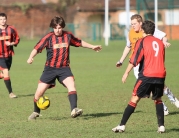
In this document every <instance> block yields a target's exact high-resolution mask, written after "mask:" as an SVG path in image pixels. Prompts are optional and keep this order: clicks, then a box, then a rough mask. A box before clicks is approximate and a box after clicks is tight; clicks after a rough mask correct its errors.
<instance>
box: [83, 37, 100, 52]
mask: <svg viewBox="0 0 179 138" xmlns="http://www.w3.org/2000/svg"><path fill="white" fill-rule="evenodd" d="M81 46H82V47H84V48H89V49H93V50H94V51H97V52H99V51H100V50H101V49H102V47H101V45H92V44H89V43H87V42H85V41H83V40H82V41H81Z"/></svg>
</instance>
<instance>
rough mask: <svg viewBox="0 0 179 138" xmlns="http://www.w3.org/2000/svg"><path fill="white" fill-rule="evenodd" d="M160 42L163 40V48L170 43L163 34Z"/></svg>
mask: <svg viewBox="0 0 179 138" xmlns="http://www.w3.org/2000/svg"><path fill="white" fill-rule="evenodd" d="M162 42H163V44H164V46H165V48H168V47H169V46H170V45H171V44H170V43H169V42H168V39H167V37H166V36H164V37H163V38H162Z"/></svg>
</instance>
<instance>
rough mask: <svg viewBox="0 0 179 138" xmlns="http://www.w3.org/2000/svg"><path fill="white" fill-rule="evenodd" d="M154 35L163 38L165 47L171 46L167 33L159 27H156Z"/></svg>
mask: <svg viewBox="0 0 179 138" xmlns="http://www.w3.org/2000/svg"><path fill="white" fill-rule="evenodd" d="M153 36H155V37H156V38H158V39H160V40H162V42H163V44H164V46H165V48H167V47H169V46H170V45H171V44H170V43H169V42H168V39H167V35H166V33H164V32H162V31H160V30H158V29H155V32H154V34H153Z"/></svg>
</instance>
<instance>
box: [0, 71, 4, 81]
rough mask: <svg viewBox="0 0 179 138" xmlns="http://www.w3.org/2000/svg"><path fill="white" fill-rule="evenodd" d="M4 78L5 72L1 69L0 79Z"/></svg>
mask: <svg viewBox="0 0 179 138" xmlns="http://www.w3.org/2000/svg"><path fill="white" fill-rule="evenodd" d="M3 78H4V74H3V71H2V70H0V79H3Z"/></svg>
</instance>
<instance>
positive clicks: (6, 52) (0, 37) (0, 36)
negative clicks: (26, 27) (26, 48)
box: [0, 25, 20, 58]
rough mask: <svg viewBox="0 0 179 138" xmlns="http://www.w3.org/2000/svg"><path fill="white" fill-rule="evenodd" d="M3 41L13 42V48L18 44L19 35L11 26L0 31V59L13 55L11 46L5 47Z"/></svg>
mask: <svg viewBox="0 0 179 138" xmlns="http://www.w3.org/2000/svg"><path fill="white" fill-rule="evenodd" d="M5 41H9V42H14V43H15V44H14V46H17V44H18V43H19V41H20V38H19V35H18V33H17V31H16V29H15V28H14V27H13V26H10V25H8V26H7V27H6V28H5V29H0V58H1V57H5V58H6V57H11V56H13V55H14V49H13V46H6V44H5Z"/></svg>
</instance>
